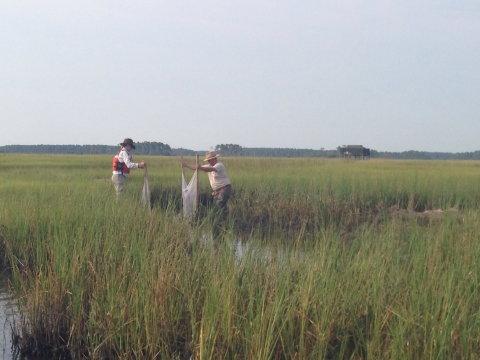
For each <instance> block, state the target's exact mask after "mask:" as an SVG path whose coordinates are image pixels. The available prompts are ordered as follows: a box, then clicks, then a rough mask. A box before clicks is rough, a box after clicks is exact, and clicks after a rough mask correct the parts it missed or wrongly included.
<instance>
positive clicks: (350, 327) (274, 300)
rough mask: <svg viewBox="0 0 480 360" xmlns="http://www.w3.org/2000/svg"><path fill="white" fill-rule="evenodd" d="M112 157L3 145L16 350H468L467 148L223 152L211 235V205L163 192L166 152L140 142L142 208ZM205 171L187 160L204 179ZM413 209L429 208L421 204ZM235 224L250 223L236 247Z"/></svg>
mask: <svg viewBox="0 0 480 360" xmlns="http://www.w3.org/2000/svg"><path fill="white" fill-rule="evenodd" d="M110 160H111V159H110V158H108V157H104V156H38V157H37V156H16V155H8V156H2V161H3V163H4V164H5V171H4V172H2V173H1V174H0V176H1V180H2V181H1V185H0V197H1V203H0V204H1V205H0V224H1V231H0V242H1V243H2V246H1V247H0V249H4V250H3V251H4V256H6V258H7V260H8V263H9V264H10V266H11V268H12V272H13V277H12V290H13V291H14V292H15V293H16V294H17V299H18V303H19V308H20V313H21V314H22V316H21V317H19V318H17V321H16V331H17V334H18V335H19V336H20V338H19V343H18V345H19V347H20V349H21V350H22V351H24V352H30V353H49V354H52V353H53V354H56V355H57V356H63V357H69V356H70V357H73V358H92V359H107V358H109V359H117V358H118V359H150V358H151V359H153V358H158V359H184V358H190V357H191V358H194V359H285V358H288V359H366V358H368V359H385V358H392V359H397V358H398V359H427V358H429V359H474V358H478V357H479V356H480V344H479V340H480V331H479V329H480V323H479V321H480V315H479V313H478V309H479V306H480V301H479V299H480V297H479V295H480V293H479V275H480V266H479V265H478V261H477V259H478V258H479V256H480V243H479V237H480V225H479V224H480V221H479V211H478V200H477V199H478V194H477V190H476V189H477V187H476V186H477V185H476V180H478V176H479V174H480V171H479V170H480V169H479V167H478V163H476V162H414V161H410V162H407V161H405V162H403V161H358V162H343V161H334V160H323V159H257V158H248V159H243V158H225V159H222V160H223V161H224V163H225V164H226V166H227V171H228V174H229V176H230V178H231V180H232V183H233V188H234V196H233V197H232V199H231V201H230V204H229V205H230V217H229V220H228V221H227V223H226V224H225V229H226V233H225V239H224V240H223V241H218V240H212V239H211V238H210V235H209V226H210V224H209V221H208V218H200V219H198V221H197V222H194V223H188V222H183V221H182V220H181V219H180V218H179V217H178V213H177V212H178V199H177V198H176V195H175V192H174V191H170V190H169V191H168V192H165V193H162V191H163V190H165V189H176V188H177V187H178V192H180V188H179V186H180V174H181V173H180V166H179V162H178V159H174V158H164V157H163V158H162V157H150V158H146V160H147V161H148V164H149V170H148V171H149V176H150V186H151V188H156V189H159V190H158V191H159V193H160V194H167V193H168V194H169V195H168V196H166V197H165V199H163V200H162V201H158V202H157V203H156V205H155V206H154V209H153V211H152V214H151V215H149V213H148V211H147V210H146V209H145V208H144V207H143V206H142V204H141V203H140V191H141V187H142V184H143V172H141V171H136V172H132V174H131V176H130V177H129V178H128V179H127V185H126V186H127V193H126V194H125V196H124V198H123V199H121V200H120V201H119V202H117V201H116V200H115V195H114V190H113V186H112V184H111V183H110V182H109V177H110V170H109V167H110ZM208 186H209V185H208V181H207V179H206V176H201V183H200V189H201V191H202V192H205V193H207V192H209V187H208ZM452 208H453V210H451V209H452ZM392 209H395V214H396V213H397V212H399V211H403V212H402V216H393V215H392V214H393V213H392ZM428 209H430V210H431V209H434V210H436V209H443V210H444V212H443V213H441V214H442V216H441V217H435V218H431V219H429V218H426V220H425V218H423V217H422V218H421V219H422V221H420V220H419V217H418V216H417V215H418V214H422V212H423V211H424V210H428ZM238 219H241V221H239V220H238ZM258 219H261V221H260V220H258ZM373 219H375V221H373ZM239 224H240V225H243V226H246V227H249V232H248V233H249V234H250V235H245V233H242V240H243V241H244V242H245V247H244V248H243V249H244V252H243V254H242V255H241V256H239V255H238V254H236V253H235V251H234V247H235V241H236V234H237V233H236V231H235V230H236V226H239ZM312 224H313V225H312ZM266 229H267V231H266ZM345 232H348V233H350V234H351V238H350V240H349V241H348V242H346V241H344V234H345ZM269 233H270V234H272V235H275V237H274V238H271V237H270V238H269V237H268V236H267V235H268V234H269ZM212 242H213V244H212Z"/></svg>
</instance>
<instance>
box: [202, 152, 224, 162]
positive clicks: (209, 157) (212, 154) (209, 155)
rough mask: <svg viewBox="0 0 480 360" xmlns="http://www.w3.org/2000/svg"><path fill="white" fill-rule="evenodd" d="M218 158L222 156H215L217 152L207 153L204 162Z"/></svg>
mask: <svg viewBox="0 0 480 360" xmlns="http://www.w3.org/2000/svg"><path fill="white" fill-rule="evenodd" d="M218 156H220V155H218V154H215V151H207V153H206V154H205V160H203V161H208V160H212V159H215V158H216V157H218Z"/></svg>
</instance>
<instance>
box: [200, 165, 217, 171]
mask: <svg viewBox="0 0 480 360" xmlns="http://www.w3.org/2000/svg"><path fill="white" fill-rule="evenodd" d="M198 170H202V171H204V172H212V171H215V172H217V169H215V168H214V167H213V166H200V165H198Z"/></svg>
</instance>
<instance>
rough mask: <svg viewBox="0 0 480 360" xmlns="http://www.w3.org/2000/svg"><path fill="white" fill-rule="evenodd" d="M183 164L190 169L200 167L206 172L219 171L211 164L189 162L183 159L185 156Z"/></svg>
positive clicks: (199, 168)
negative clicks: (203, 164)
mask: <svg viewBox="0 0 480 360" xmlns="http://www.w3.org/2000/svg"><path fill="white" fill-rule="evenodd" d="M181 164H182V167H186V168H187V169H190V170H197V169H198V170H201V171H204V172H211V171H217V169H215V168H213V167H210V166H202V165H199V164H187V163H186V162H185V161H184V160H183V156H182V161H181Z"/></svg>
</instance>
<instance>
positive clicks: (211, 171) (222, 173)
mask: <svg viewBox="0 0 480 360" xmlns="http://www.w3.org/2000/svg"><path fill="white" fill-rule="evenodd" d="M218 156H219V155H218V154H215V152H214V151H207V153H206V155H205V160H203V161H206V162H208V165H205V166H201V165H197V164H192V165H190V164H187V163H185V161H183V159H182V166H183V167H186V168H188V169H191V170H197V169H198V170H200V171H203V172H206V173H207V175H208V180H210V186H211V187H212V189H213V203H214V205H215V206H217V207H218V208H219V209H221V210H222V212H223V214H224V215H225V214H226V213H227V212H228V208H227V202H228V199H230V196H231V195H232V185H231V183H230V180H229V178H228V176H227V171H226V170H225V166H224V165H223V164H222V163H221V162H220V161H218V159H217V158H218Z"/></svg>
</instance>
